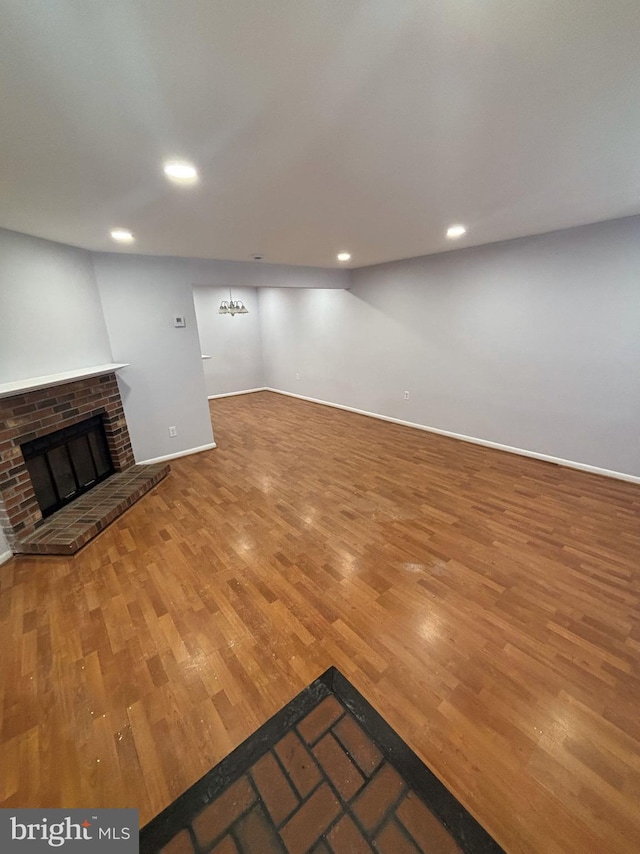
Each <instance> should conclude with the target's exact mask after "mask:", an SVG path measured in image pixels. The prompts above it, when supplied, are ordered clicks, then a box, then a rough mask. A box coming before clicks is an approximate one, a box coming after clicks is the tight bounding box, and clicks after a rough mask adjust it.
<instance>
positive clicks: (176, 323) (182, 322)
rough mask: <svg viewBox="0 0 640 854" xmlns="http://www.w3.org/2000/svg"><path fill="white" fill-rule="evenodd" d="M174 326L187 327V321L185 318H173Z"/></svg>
mask: <svg viewBox="0 0 640 854" xmlns="http://www.w3.org/2000/svg"><path fill="white" fill-rule="evenodd" d="M173 325H174V326H186V325H187V321H186V320H185V319H184V317H174V318H173Z"/></svg>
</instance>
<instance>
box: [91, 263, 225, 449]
mask: <svg viewBox="0 0 640 854" xmlns="http://www.w3.org/2000/svg"><path fill="white" fill-rule="evenodd" d="M94 267H95V272H96V280H97V282H98V288H99V290H100V296H101V299H102V305H103V307H104V316H105V319H106V323H107V328H108V330H109V337H110V339H111V347H112V350H113V357H114V359H115V360H116V361H118V362H128V363H129V365H130V367H128V368H124V369H123V370H121V371H120V372H119V373H118V384H119V386H120V393H121V395H122V399H123V403H124V409H125V414H126V418H127V425H128V427H129V433H130V435H131V443H132V445H133V451H134V454H135V457H136V460H138V461H143V460H149V459H156V458H158V457H165V456H169V455H171V454H177V453H180V452H181V451H183V450H189V449H190V448H198V447H202V446H203V445H208V444H210V443H211V442H213V434H212V429H211V419H210V415H209V408H208V406H207V399H206V398H207V396H206V391H205V384H204V374H203V370H202V360H201V358H200V342H199V340H198V330H197V326H196V316H195V310H194V306H193V296H192V288H191V281H190V277H189V271H188V264H185V262H184V261H183V260H182V259H179V258H154V257H146V256H141V255H115V254H95V255H94ZM176 316H183V317H185V318H186V326H185V327H184V328H176V327H175V326H174V317H176ZM169 427H175V428H176V430H177V436H176V437H175V438H173V437H171V436H169Z"/></svg>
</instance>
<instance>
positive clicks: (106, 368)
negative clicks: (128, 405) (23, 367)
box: [0, 362, 129, 398]
mask: <svg viewBox="0 0 640 854" xmlns="http://www.w3.org/2000/svg"><path fill="white" fill-rule="evenodd" d="M128 367H129V365H128V363H126V362H111V363H110V364H108V365H93V366H92V367H90V368H78V370H77V371H62V373H59V374H47V376H44V377H29V378H28V379H26V380H16V381H15V382H12V383H0V398H2V397H13V396H14V395H16V394H23V393H24V392H25V391H37V390H38V389H39V388H50V387H52V386H55V385H64V384H65V383H71V382H74V380H86V379H88V378H89V377H101V376H102V375H103V374H113V373H115V372H116V371H119V370H120V368H128Z"/></svg>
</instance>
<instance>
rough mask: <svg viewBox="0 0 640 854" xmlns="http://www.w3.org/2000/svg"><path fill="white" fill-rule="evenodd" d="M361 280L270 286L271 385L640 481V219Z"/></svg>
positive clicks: (266, 337) (263, 301)
mask: <svg viewBox="0 0 640 854" xmlns="http://www.w3.org/2000/svg"><path fill="white" fill-rule="evenodd" d="M352 282H353V284H352V288H351V290H350V291H283V290H275V289H267V290H261V291H260V317H261V325H262V340H263V360H264V370H265V381H266V384H267V385H268V386H270V387H273V388H278V389H281V390H284V391H289V392H293V393H296V394H301V395H306V396H309V397H313V398H317V399H322V400H326V401H329V402H333V403H338V404H342V405H346V406H350V407H354V408H358V409H363V410H367V411H370V412H374V413H377V414H381V415H385V416H388V417H393V418H398V419H402V420H406V421H411V422H414V423H417V424H421V425H424V426H428V427H434V428H438V429H442V430H447V431H451V432H455V433H460V434H464V435H467V436H470V437H474V438H478V439H483V440H487V441H492V442H496V443H500V444H504V445H509V446H511V447H516V448H521V449H525V450H528V451H533V452H537V453H540V454H546V455H550V456H554V457H559V458H562V459H566V460H571V461H574V462H578V463H582V464H587V465H592V466H597V467H600V468H605V469H609V470H612V471H618V472H624V473H627V474H632V475H636V476H638V475H640V217H633V218H628V219H623V220H617V221H612V222H607V223H601V224H598V225H593V226H586V227H583V228H577V229H570V230H567V231H563V232H555V233H552V234H547V235H541V236H538V237H531V238H524V239H522V240H514V241H508V242H505V243H500V244H493V245H489V246H484V247H478V248H473V249H467V250H459V251H453V252H448V253H445V254H442V255H433V256H429V257H423V258H416V259H412V260H409V261H402V262H397V263H392V264H385V265H380V266H376V267H369V268H363V269H360V270H356V271H354V272H353V274H352ZM296 372H298V373H299V374H300V380H296V379H295V374H296ZM405 390H408V391H409V392H410V398H409V400H407V401H405V400H403V392H404V391H405Z"/></svg>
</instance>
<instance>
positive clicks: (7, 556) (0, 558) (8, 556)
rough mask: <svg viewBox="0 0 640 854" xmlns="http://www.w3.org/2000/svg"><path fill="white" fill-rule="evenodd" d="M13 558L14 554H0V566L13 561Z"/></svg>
mask: <svg viewBox="0 0 640 854" xmlns="http://www.w3.org/2000/svg"><path fill="white" fill-rule="evenodd" d="M12 557H13V552H2V554H0V565H1V564H3V563H6V562H7V561H8V560H11V558H12Z"/></svg>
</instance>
